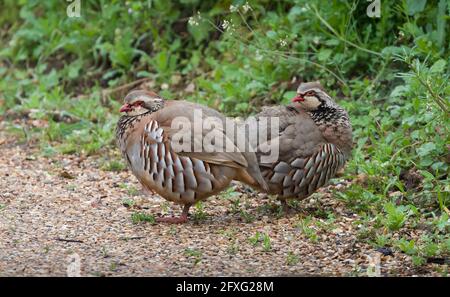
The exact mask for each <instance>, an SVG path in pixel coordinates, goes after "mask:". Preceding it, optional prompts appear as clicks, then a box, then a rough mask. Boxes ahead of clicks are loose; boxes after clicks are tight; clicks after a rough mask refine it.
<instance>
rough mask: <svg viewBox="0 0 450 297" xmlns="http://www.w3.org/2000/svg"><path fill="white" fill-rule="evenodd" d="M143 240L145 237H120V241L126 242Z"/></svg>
mask: <svg viewBox="0 0 450 297" xmlns="http://www.w3.org/2000/svg"><path fill="white" fill-rule="evenodd" d="M142 238H145V236H134V237H121V238H120V239H121V240H124V241H128V240H137V239H142Z"/></svg>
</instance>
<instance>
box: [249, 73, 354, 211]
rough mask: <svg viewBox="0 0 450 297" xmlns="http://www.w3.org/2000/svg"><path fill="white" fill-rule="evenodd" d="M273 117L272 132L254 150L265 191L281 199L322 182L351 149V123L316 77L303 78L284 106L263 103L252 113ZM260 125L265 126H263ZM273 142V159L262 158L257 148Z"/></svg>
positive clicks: (306, 193)
mask: <svg viewBox="0 0 450 297" xmlns="http://www.w3.org/2000/svg"><path fill="white" fill-rule="evenodd" d="M264 117H268V118H273V117H277V118H278V119H279V130H278V133H277V134H276V135H275V137H272V138H270V139H268V141H267V142H266V143H262V144H260V146H259V149H258V152H257V156H258V160H259V165H260V169H261V172H262V174H263V177H264V179H265V181H266V182H267V184H268V185H269V188H270V190H269V191H267V192H268V193H270V194H274V195H277V196H278V199H280V200H281V202H282V204H283V206H284V208H285V209H287V204H286V199H304V198H306V197H308V196H309V195H311V194H312V193H314V192H315V191H316V190H317V189H318V188H320V187H322V186H324V185H325V184H326V183H327V182H328V181H329V180H330V179H331V178H332V177H334V176H335V174H336V172H337V171H338V170H339V169H341V168H342V167H343V166H344V164H345V162H346V160H347V159H348V158H349V156H350V154H351V148H352V127H351V124H350V121H349V118H348V114H347V112H346V111H345V110H344V109H343V108H342V107H340V106H339V105H337V104H336V103H335V102H334V101H333V100H332V99H331V98H330V96H329V95H328V94H327V93H326V92H325V91H324V89H323V88H322V86H321V85H320V84H319V83H318V82H310V83H303V84H301V85H300V86H299V88H298V89H297V95H296V97H295V98H293V100H292V103H291V104H289V105H287V106H275V107H269V108H265V109H264V110H263V111H262V112H261V113H259V114H258V115H257V116H256V119H257V121H260V120H261V119H262V118H264ZM262 129H269V127H268V126H263V127H262ZM275 144H276V145H278V148H279V156H278V159H277V160H276V161H274V162H269V163H267V162H263V161H261V160H262V158H261V157H262V156H263V155H264V153H263V152H262V151H263V150H262V149H261V148H263V147H267V146H270V145H275Z"/></svg>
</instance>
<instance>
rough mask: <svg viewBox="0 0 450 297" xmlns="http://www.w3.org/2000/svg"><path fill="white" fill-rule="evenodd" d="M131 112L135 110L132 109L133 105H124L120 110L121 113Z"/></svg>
mask: <svg viewBox="0 0 450 297" xmlns="http://www.w3.org/2000/svg"><path fill="white" fill-rule="evenodd" d="M131 110H133V109H132V108H131V105H130V104H128V103H125V104H124V105H122V107H121V108H120V110H119V111H120V112H128V111H131Z"/></svg>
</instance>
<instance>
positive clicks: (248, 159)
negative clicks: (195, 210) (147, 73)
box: [116, 90, 268, 223]
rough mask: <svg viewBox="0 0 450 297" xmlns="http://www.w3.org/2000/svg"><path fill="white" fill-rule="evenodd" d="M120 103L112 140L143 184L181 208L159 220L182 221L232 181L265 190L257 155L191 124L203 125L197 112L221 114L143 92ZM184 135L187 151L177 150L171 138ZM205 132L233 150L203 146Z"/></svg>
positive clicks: (221, 133)
mask: <svg viewBox="0 0 450 297" xmlns="http://www.w3.org/2000/svg"><path fill="white" fill-rule="evenodd" d="M124 101H125V104H124V105H123V106H122V108H121V109H120V112H122V113H124V115H123V116H122V117H121V118H120V120H119V122H118V124H117V130H116V138H117V142H118V146H119V148H120V150H121V152H122V155H123V157H124V159H125V160H126V163H127V164H128V167H129V168H130V169H131V171H132V173H133V174H134V175H135V176H136V178H137V179H138V180H139V182H140V183H141V184H142V185H143V186H144V187H145V188H147V189H149V190H151V191H154V192H156V193H158V194H159V195H161V196H162V197H163V198H165V199H166V200H169V201H172V202H175V203H177V204H181V205H183V206H184V207H183V212H182V214H181V216H180V217H158V218H157V219H156V220H157V221H159V222H169V223H183V222H186V221H187V219H188V212H189V208H190V207H191V206H192V205H193V204H195V203H196V202H198V201H200V200H204V199H206V198H208V197H209V196H211V195H214V194H217V193H219V192H220V191H222V190H224V189H225V188H226V187H228V186H229V184H230V182H231V181H232V180H238V181H242V182H244V183H247V184H249V185H252V186H255V187H260V188H265V189H268V187H267V185H266V183H265V181H264V179H263V177H262V175H261V172H260V170H259V166H258V163H257V158H256V155H255V153H248V152H247V153H242V152H240V151H239V149H237V147H235V146H234V143H233V141H232V140H231V139H229V138H227V136H226V135H225V134H226V133H225V131H224V130H223V129H220V128H215V127H213V128H212V129H200V132H198V130H196V128H195V125H196V123H194V122H195V121H197V124H198V123H199V122H198V121H199V120H200V123H202V119H199V118H197V117H198V114H199V113H201V114H202V115H203V116H204V117H211V118H214V119H216V120H219V122H220V121H222V122H223V121H225V117H224V116H223V115H222V114H220V113H219V112H217V111H215V110H213V109H211V108H208V107H205V106H202V105H198V104H194V103H190V102H186V101H172V100H169V101H166V100H164V99H162V98H161V97H160V96H158V95H157V94H155V93H153V92H147V91H142V90H136V91H132V92H130V93H129V94H128V95H127V96H126V97H125V99H124ZM181 120H183V121H181ZM175 121H178V122H175ZM183 123H184V125H182V124H183ZM186 124H187V125H186ZM186 126H189V127H188V129H187V130H186V129H185V128H186ZM187 134H189V135H190V137H189V139H188V142H190V143H189V145H188V147H187V149H186V147H185V146H184V147H183V148H184V149H182V150H180V149H178V148H177V149H175V148H174V143H175V142H172V140H175V138H177V139H178V138H180V136H181V137H185V136H186V135H187ZM207 134H208V135H209V137H211V135H212V136H216V137H218V138H221V139H224V141H225V143H226V144H228V145H229V146H231V147H232V148H233V149H231V150H227V152H225V151H223V150H222V149H223V147H217V148H213V149H212V150H209V151H205V149H204V148H203V147H202V146H201V144H202V143H203V139H204V137H205V136H207ZM183 140H186V138H184V139H183ZM181 142H182V141H181ZM225 143H224V144H220V143H217V144H215V145H216V146H220V145H222V146H223V145H225ZM182 144H185V143H182ZM196 144H200V147H201V149H200V150H198V149H197V150H196V149H195V147H193V145H194V146H195V145H196ZM213 146H214V144H213ZM230 151H231V152H230Z"/></svg>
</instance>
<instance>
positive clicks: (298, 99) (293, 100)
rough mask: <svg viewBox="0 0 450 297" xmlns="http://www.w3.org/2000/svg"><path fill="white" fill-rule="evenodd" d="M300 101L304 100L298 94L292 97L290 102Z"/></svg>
mask: <svg viewBox="0 0 450 297" xmlns="http://www.w3.org/2000/svg"><path fill="white" fill-rule="evenodd" d="M301 101H305V98H303V97H302V96H300V95H297V96H295V97H294V98H292V102H301Z"/></svg>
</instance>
